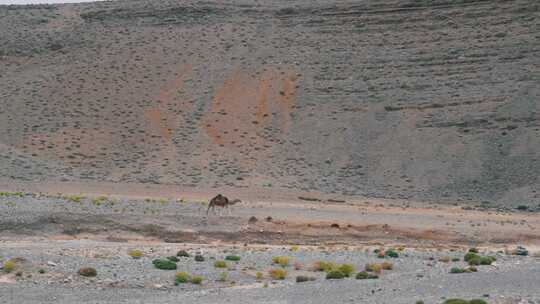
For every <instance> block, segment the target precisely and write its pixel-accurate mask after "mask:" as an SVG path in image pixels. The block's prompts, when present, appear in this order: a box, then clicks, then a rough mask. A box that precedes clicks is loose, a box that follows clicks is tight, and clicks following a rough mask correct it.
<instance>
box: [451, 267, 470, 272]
mask: <svg viewBox="0 0 540 304" xmlns="http://www.w3.org/2000/svg"><path fill="white" fill-rule="evenodd" d="M464 272H467V271H466V270H465V269H463V268H459V267H452V269H450V273H464Z"/></svg>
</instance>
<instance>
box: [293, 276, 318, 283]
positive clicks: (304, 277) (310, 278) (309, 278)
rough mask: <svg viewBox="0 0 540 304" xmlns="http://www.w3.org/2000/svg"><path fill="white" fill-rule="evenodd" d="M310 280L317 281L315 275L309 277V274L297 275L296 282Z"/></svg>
mask: <svg viewBox="0 0 540 304" xmlns="http://www.w3.org/2000/svg"><path fill="white" fill-rule="evenodd" d="M309 281H315V278H314V277H308V276H303V275H300V276H297V277H296V283H303V282H309Z"/></svg>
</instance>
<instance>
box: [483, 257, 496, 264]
mask: <svg viewBox="0 0 540 304" xmlns="http://www.w3.org/2000/svg"><path fill="white" fill-rule="evenodd" d="M496 260H497V259H496V258H495V257H491V256H483V257H481V258H480V265H491V263H493V262H495V261H496Z"/></svg>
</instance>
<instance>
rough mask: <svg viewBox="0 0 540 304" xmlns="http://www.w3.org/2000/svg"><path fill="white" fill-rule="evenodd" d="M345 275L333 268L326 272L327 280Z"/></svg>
mask: <svg viewBox="0 0 540 304" xmlns="http://www.w3.org/2000/svg"><path fill="white" fill-rule="evenodd" d="M344 277H345V275H344V274H343V273H342V272H341V271H339V270H331V271H330V272H328V273H327V274H326V279H327V280H336V279H343V278H344Z"/></svg>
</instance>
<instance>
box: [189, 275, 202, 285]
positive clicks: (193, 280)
mask: <svg viewBox="0 0 540 304" xmlns="http://www.w3.org/2000/svg"><path fill="white" fill-rule="evenodd" d="M203 280H204V278H203V276H200V275H194V276H192V277H191V283H193V284H196V285H200V284H202V281H203Z"/></svg>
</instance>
